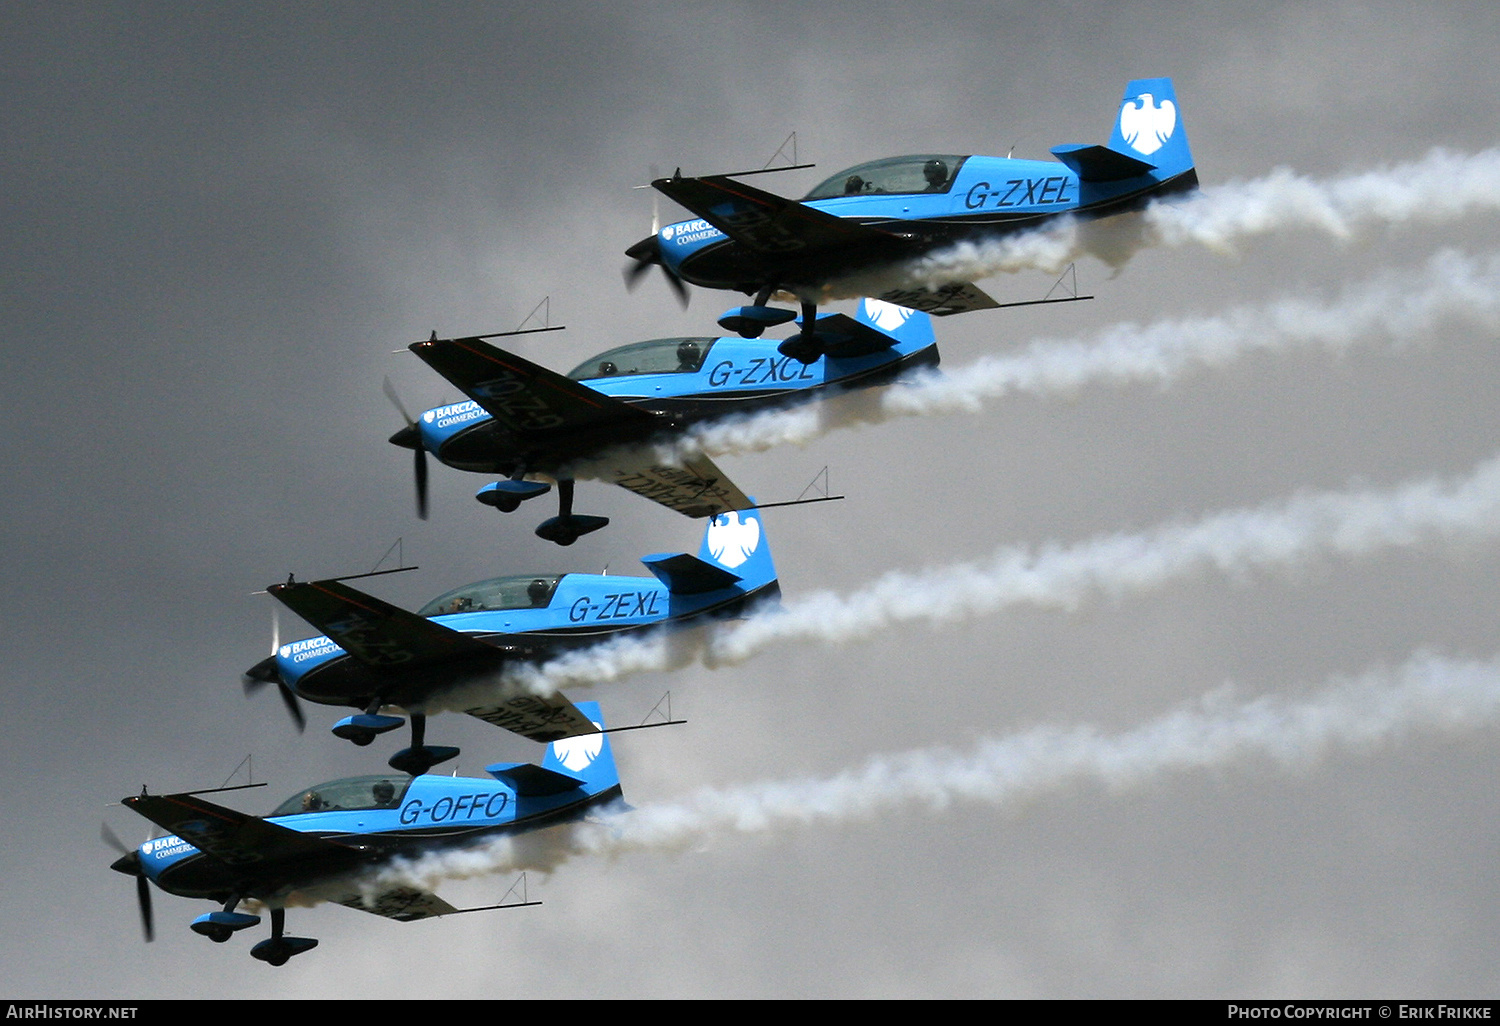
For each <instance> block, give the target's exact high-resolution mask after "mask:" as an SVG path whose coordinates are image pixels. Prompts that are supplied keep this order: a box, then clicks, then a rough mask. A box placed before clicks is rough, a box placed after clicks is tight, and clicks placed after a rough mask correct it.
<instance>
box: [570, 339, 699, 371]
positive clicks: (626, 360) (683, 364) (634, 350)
mask: <svg viewBox="0 0 1500 1026" xmlns="http://www.w3.org/2000/svg"><path fill="white" fill-rule="evenodd" d="M715 341H716V340H715V339H712V338H703V337H698V338H653V339H652V340H651V341H649V342H633V343H631V344H630V345H628V346H620V348H618V349H611V350H609V351H608V352H604V353H600V354H599V355H598V356H591V357H589V358H588V359H587V360H585V361H584V362H583V363H580V364H579V365H578V366H577V367H574V368H573V369H572V370H570V371H568V377H570V378H572V379H573V380H574V381H587V380H588V379H590V378H618V377H623V376H625V375H627V374H696V373H698V370H699V368H701V367H702V366H703V360H704V358H705V357H707V356H708V351H709V349H711V348H712V347H713V344H714V342H715Z"/></svg>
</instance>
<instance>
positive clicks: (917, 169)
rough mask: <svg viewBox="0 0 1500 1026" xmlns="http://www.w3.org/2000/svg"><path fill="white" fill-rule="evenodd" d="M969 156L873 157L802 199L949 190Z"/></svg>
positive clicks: (926, 154) (951, 154) (931, 154)
mask: <svg viewBox="0 0 1500 1026" xmlns="http://www.w3.org/2000/svg"><path fill="white" fill-rule="evenodd" d="M968 159H969V158H968V157H967V156H961V155H959V154H954V153H918V154H913V155H912V156H909V157H886V158H885V159H884V160H872V161H870V162H869V163H868V164H856V165H855V166H854V167H847V168H845V169H844V170H842V171H840V172H839V173H838V174H836V175H834V176H833V177H832V178H829V179H828V180H827V181H825V182H823V184H822V185H819V186H818V187H817V188H816V189H814V190H813V191H812V192H810V193H808V194H807V195H806V196H804V197H802V198H803V200H804V201H805V200H820V199H835V198H837V197H839V196H881V195H886V194H890V193H898V194H899V193H915V192H947V191H948V189H949V188H951V187H952V185H953V179H954V177H955V176H957V174H958V169H959V167H960V166H961V165H962V164H963V162H964V161H966V160H968Z"/></svg>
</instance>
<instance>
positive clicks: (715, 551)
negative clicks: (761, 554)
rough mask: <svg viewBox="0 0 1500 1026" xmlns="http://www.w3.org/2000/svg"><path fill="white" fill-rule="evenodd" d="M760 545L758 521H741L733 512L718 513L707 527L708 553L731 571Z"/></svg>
mask: <svg viewBox="0 0 1500 1026" xmlns="http://www.w3.org/2000/svg"><path fill="white" fill-rule="evenodd" d="M759 545H760V521H759V520H754V519H751V520H741V519H740V515H739V514H738V513H736V512H735V511H734V510H730V511H729V512H728V513H720V514H719V515H718V516H716V517H714V518H713V521H712V522H711V523H710V524H709V525H708V551H709V553H710V554H711V555H712V556H713V557H714V559H716V560H718V561H719V563H720V564H722V565H723V566H726V567H728V568H729V569H731V570H733V569H734V568H735V567H737V566H739V565H740V564H741V563H743V562H744V561H745V560H747V559H749V558H750V556H751V555H752V554H753V553H754V552H755V550H756V548H757V547H759Z"/></svg>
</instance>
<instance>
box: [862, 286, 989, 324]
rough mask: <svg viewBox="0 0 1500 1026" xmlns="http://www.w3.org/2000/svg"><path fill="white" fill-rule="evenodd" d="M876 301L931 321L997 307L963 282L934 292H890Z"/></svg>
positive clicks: (893, 290)
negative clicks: (931, 319) (894, 305)
mask: <svg viewBox="0 0 1500 1026" xmlns="http://www.w3.org/2000/svg"><path fill="white" fill-rule="evenodd" d="M876 298H877V299H883V300H885V301H886V302H887V303H895V304H896V305H897V306H904V307H906V308H907V309H908V310H920V311H922V312H923V313H925V314H931V315H932V316H933V317H947V316H950V315H951V314H959V313H968V312H969V311H970V310H994V309H996V308H998V307H999V306H1000V304H999V303H997V302H995V300H994V299H993V298H991V297H990V296H989V295H987V294H986V293H985V292H984V290H983V289H981V288H980V287H979V286H978V285H975V284H973V283H972V282H966V281H961V282H955V283H953V284H951V285H943V286H940V287H938V288H935V289H925V288H910V289H891V290H890V291H889V292H882V293H881V294H880V295H879V296H877V297H876Z"/></svg>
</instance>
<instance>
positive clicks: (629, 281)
mask: <svg viewBox="0 0 1500 1026" xmlns="http://www.w3.org/2000/svg"><path fill="white" fill-rule="evenodd" d="M651 177H652V178H655V177H656V168H654V167H653V168H652V169H651ZM636 188H638V189H646V188H650V187H649V186H645V185H638V186H636ZM660 203H661V195H660V193H658V192H656V191H655V190H654V189H653V190H652V192H651V234H650V235H648V236H646V237H645V238H644V239H642V240H641V241H640V242H637V243H636V244H635V245H634V246H631V247H630V248H629V249H627V250H626V251H625V255H626V256H628V257H630V258H631V259H632V260H634V261H635V262H634V263H632V264H627V265H625V288H626V289H628V290H629V291H632V292H633V291H635V287H636V285H637V284H638V283H639V282H640V280H641V276H642V275H643V274H645V273H646V272H647V271H649V270H651V268H652V266H653V265H655V266H656V267H660V268H661V271H662V273H663V274H665V275H666V276H667V284H669V285H671V286H672V291H673V292H675V293H676V294H677V302H679V303H681V304H682V308H683V309H684V310H686V309H687V305H688V288H687V284H686V283H685V282H684V281H683V280H682V279H681V278H679V277H677V275H676V274H674V273H672V269H671V268H670V267H668V266H667V264H666V261H665V260H663V259H662V256H661V236H660V235H659V234H658V233H659V232H660V231H661V208H660V205H659V204H660Z"/></svg>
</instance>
